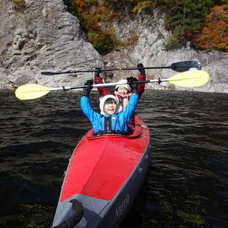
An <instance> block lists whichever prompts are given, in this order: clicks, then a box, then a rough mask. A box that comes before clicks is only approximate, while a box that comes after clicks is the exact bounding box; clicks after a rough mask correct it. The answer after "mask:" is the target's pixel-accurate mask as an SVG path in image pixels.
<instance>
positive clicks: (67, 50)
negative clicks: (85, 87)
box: [0, 0, 103, 88]
mask: <svg viewBox="0 0 228 228" xmlns="http://www.w3.org/2000/svg"><path fill="white" fill-rule="evenodd" d="M0 20H1V29H0V31H1V35H0V36H1V40H0V52H1V60H0V72H1V74H0V88H10V87H16V86H18V85H21V84H25V83H30V82H32V83H39V84H43V85H49V86H57V85H70V84H71V85H72V84H73V83H75V84H80V83H82V82H84V81H85V79H87V78H90V77H91V73H90V74H88V73H87V74H86V73H85V74H83V75H82V76H80V74H78V75H77V77H76V75H74V74H72V75H60V76H55V77H53V76H42V75H41V74H40V72H41V71H47V70H49V71H63V70H72V69H76V68H78V69H88V68H91V67H96V66H103V62H102V59H101V56H100V55H99V53H98V52H97V51H96V50H94V48H93V47H92V45H91V44H90V43H88V42H87V41H86V40H85V35H84V34H83V32H82V31H81V29H80V24H79V21H78V20H77V18H75V17H74V16H72V15H71V14H70V13H68V12H67V10H66V6H65V5H64V4H63V1H62V0H17V1H10V0H9V1H1V2H0Z"/></svg>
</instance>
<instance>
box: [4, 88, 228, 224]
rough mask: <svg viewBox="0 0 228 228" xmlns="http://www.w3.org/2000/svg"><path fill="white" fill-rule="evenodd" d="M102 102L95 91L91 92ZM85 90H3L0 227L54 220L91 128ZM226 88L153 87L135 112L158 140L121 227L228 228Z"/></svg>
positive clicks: (45, 222)
mask: <svg viewBox="0 0 228 228" xmlns="http://www.w3.org/2000/svg"><path fill="white" fill-rule="evenodd" d="M91 97H92V99H93V101H92V104H93V105H94V106H95V105H96V100H97V99H96V98H97V94H96V93H94V95H93V96H91ZM79 99H80V94H77V93H69V92H52V93H51V94H48V95H46V96H45V97H42V98H40V99H37V100H33V101H20V100H17V99H16V98H15V97H14V95H13V93H12V92H9V91H1V92H0V121H1V125H0V161H1V166H0V177H1V178H0V202H1V205H0V226H1V227H31V224H32V225H33V227H50V226H51V223H52V219H53V216H54V212H55V207H56V205H57V201H58V196H59V192H60V188H61V183H62V180H63V174H64V171H65V170H66V167H67V164H68V160H69V158H70V156H71V153H72V151H73V149H74V147H75V145H76V144H77V143H78V141H79V140H80V138H81V137H82V136H83V135H84V133H85V132H86V131H87V130H88V129H89V128H90V124H89V122H88V120H87V119H86V118H85V117H84V115H83V114H82V113H81V111H80V107H79ZM227 107H228V95H227V94H213V93H197V92H186V91H182V92H181V91H153V90H147V91H146V92H145V93H144V94H143V97H142V99H141V100H140V102H139V105H138V109H137V113H138V114H139V115H140V117H141V118H142V120H143V121H144V122H145V123H146V124H147V125H148V127H149V129H150V132H151V138H152V145H153V147H152V148H153V152H152V157H151V163H150V167H149V172H148V175H147V178H146V180H145V183H144V185H143V187H142V189H141V191H140V193H139V195H138V197H137V199H136V201H135V204H134V206H133V207H132V210H131V211H130V213H129V215H128V217H127V218H126V220H125V221H124V224H123V226H122V227H137V228H153V227H159V228H160V227H161V228H164V227H171V228H174V227H214V228H217V227H221V228H223V227H224V228H225V227H228V220H227V214H228V213H227V212H228V207H227V203H228V179H227V174H228V169H227V168H228V167H227V166H228V165H227V164H228V150H227V148H228V143H227V142H228V141H227V138H228V108H227Z"/></svg>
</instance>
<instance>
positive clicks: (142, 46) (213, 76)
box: [114, 10, 228, 93]
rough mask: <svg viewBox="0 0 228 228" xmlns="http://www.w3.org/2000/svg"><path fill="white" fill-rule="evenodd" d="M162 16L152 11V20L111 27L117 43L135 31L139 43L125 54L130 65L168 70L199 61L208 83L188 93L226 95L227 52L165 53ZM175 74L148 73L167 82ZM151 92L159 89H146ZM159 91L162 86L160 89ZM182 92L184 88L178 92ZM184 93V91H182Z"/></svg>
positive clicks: (163, 72)
mask: <svg viewBox="0 0 228 228" xmlns="http://www.w3.org/2000/svg"><path fill="white" fill-rule="evenodd" d="M164 18H165V16H164V15H162V14H160V13H159V12H158V11H156V10H154V12H153V15H151V16H148V15H147V16H144V17H143V16H142V17H139V18H137V17H136V18H135V20H132V21H127V22H123V23H121V24H114V27H115V29H116V31H117V33H118V37H119V38H120V39H123V40H126V39H127V38H128V37H129V34H131V35H132V34H133V33H135V31H137V33H136V34H137V35H139V37H138V41H137V43H136V45H135V46H134V47H133V49H131V50H130V51H129V50H128V51H126V52H125V53H126V54H127V55H128V56H130V58H131V60H132V62H135V63H139V62H142V63H143V64H144V66H170V65H171V64H172V63H174V62H179V61H190V60H194V61H198V62H200V63H201V64H202V67H203V68H202V70H205V71H207V72H208V73H209V75H210V81H209V83H207V84H206V85H205V86H203V87H198V88H193V89H192V88H190V89H187V90H194V91H205V92H220V93H224V92H225V93H227V92H228V53H227V52H219V51H213V52H205V51H195V50H193V49H192V48H190V47H189V46H188V47H184V48H180V49H177V50H172V51H167V50H166V48H165V41H166V40H167V39H168V38H169V37H170V36H171V34H170V33H169V32H168V31H167V30H165V28H164ZM177 73H178V72H175V71H172V70H167V69H164V70H147V74H148V77H153V78H158V77H161V78H168V77H171V76H173V75H175V74H177ZM147 86H150V87H153V88H158V86H154V85H147ZM165 86H166V85H165ZM161 87H162V85H161ZM176 89H181V90H183V88H180V87H179V88H178V87H176ZM184 89H185V90H186V88H184Z"/></svg>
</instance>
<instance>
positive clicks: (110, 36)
mask: <svg viewBox="0 0 228 228" xmlns="http://www.w3.org/2000/svg"><path fill="white" fill-rule="evenodd" d="M14 1H19V0H14ZM64 2H65V4H66V5H67V6H68V10H69V11H70V12H71V13H72V14H73V15H75V16H77V18H78V19H79V20H80V23H81V26H82V29H83V30H84V32H85V34H86V36H87V39H88V40H89V42H91V43H92V44H93V45H94V47H95V48H96V49H97V50H98V51H99V52H100V53H101V54H106V53H108V52H110V51H112V50H118V49H120V48H123V47H125V46H127V45H126V43H123V42H120V41H119V40H118V39H117V37H116V36H115V30H114V29H112V28H110V26H109V24H110V22H112V21H113V20H117V21H118V20H121V19H123V18H124V17H125V16H128V17H132V16H134V15H135V13H137V12H139V11H142V10H144V11H143V13H144V14H145V13H151V9H154V8H155V7H156V8H159V9H160V10H161V11H162V12H163V13H165V14H166V15H167V19H166V21H165V26H166V28H167V29H168V30H170V31H172V36H171V37H170V39H169V40H167V41H166V48H167V49H172V48H177V47H180V46H183V45H186V44H187V43H188V42H191V44H192V46H195V47H199V48H202V49H208V46H207V45H202V44H200V42H201V41H202V39H203V36H201V37H199V33H205V29H203V27H204V26H206V27H208V26H209V24H205V19H206V18H207V15H208V14H209V13H210V10H211V8H212V7H214V6H216V5H222V4H223V2H225V1H224V0H203V1H202V0H156V1H141V0H122V1H119V0H113V1H109V0H103V1H101V0H100V1H98V0H64ZM217 17H220V15H217ZM206 20H207V19H206ZM217 23H218V21H217V22H213V23H212V24H211V29H210V30H211V31H212V27H213V26H214V25H215V26H217ZM219 26H220V30H218V32H219V31H221V29H222V25H221V22H220V23H219ZM213 32H215V31H213ZM224 32H226V29H225V30H224V31H222V33H224ZM215 33H216V32H215ZM134 37H136V36H135V35H134ZM217 38H218V37H217ZM208 39H209V38H208ZM200 40H201V41H200ZM220 40H221V39H220ZM129 42H130V41H129ZM214 42H215V41H214ZM216 42H218V44H217V45H214V46H213V48H215V49H220V50H224V44H220V43H219V42H220V41H219V40H218V39H217V41H216ZM221 42H224V41H221ZM129 44H130V43H129Z"/></svg>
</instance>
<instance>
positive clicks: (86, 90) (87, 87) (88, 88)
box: [83, 80, 93, 97]
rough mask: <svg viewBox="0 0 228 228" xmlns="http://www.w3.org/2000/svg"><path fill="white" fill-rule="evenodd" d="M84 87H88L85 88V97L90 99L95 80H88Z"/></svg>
mask: <svg viewBox="0 0 228 228" xmlns="http://www.w3.org/2000/svg"><path fill="white" fill-rule="evenodd" d="M84 85H86V87H85V88H83V96H86V97H89V94H90V92H91V90H92V88H93V86H92V85H93V80H88V81H87V82H86V83H85V84H84Z"/></svg>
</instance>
